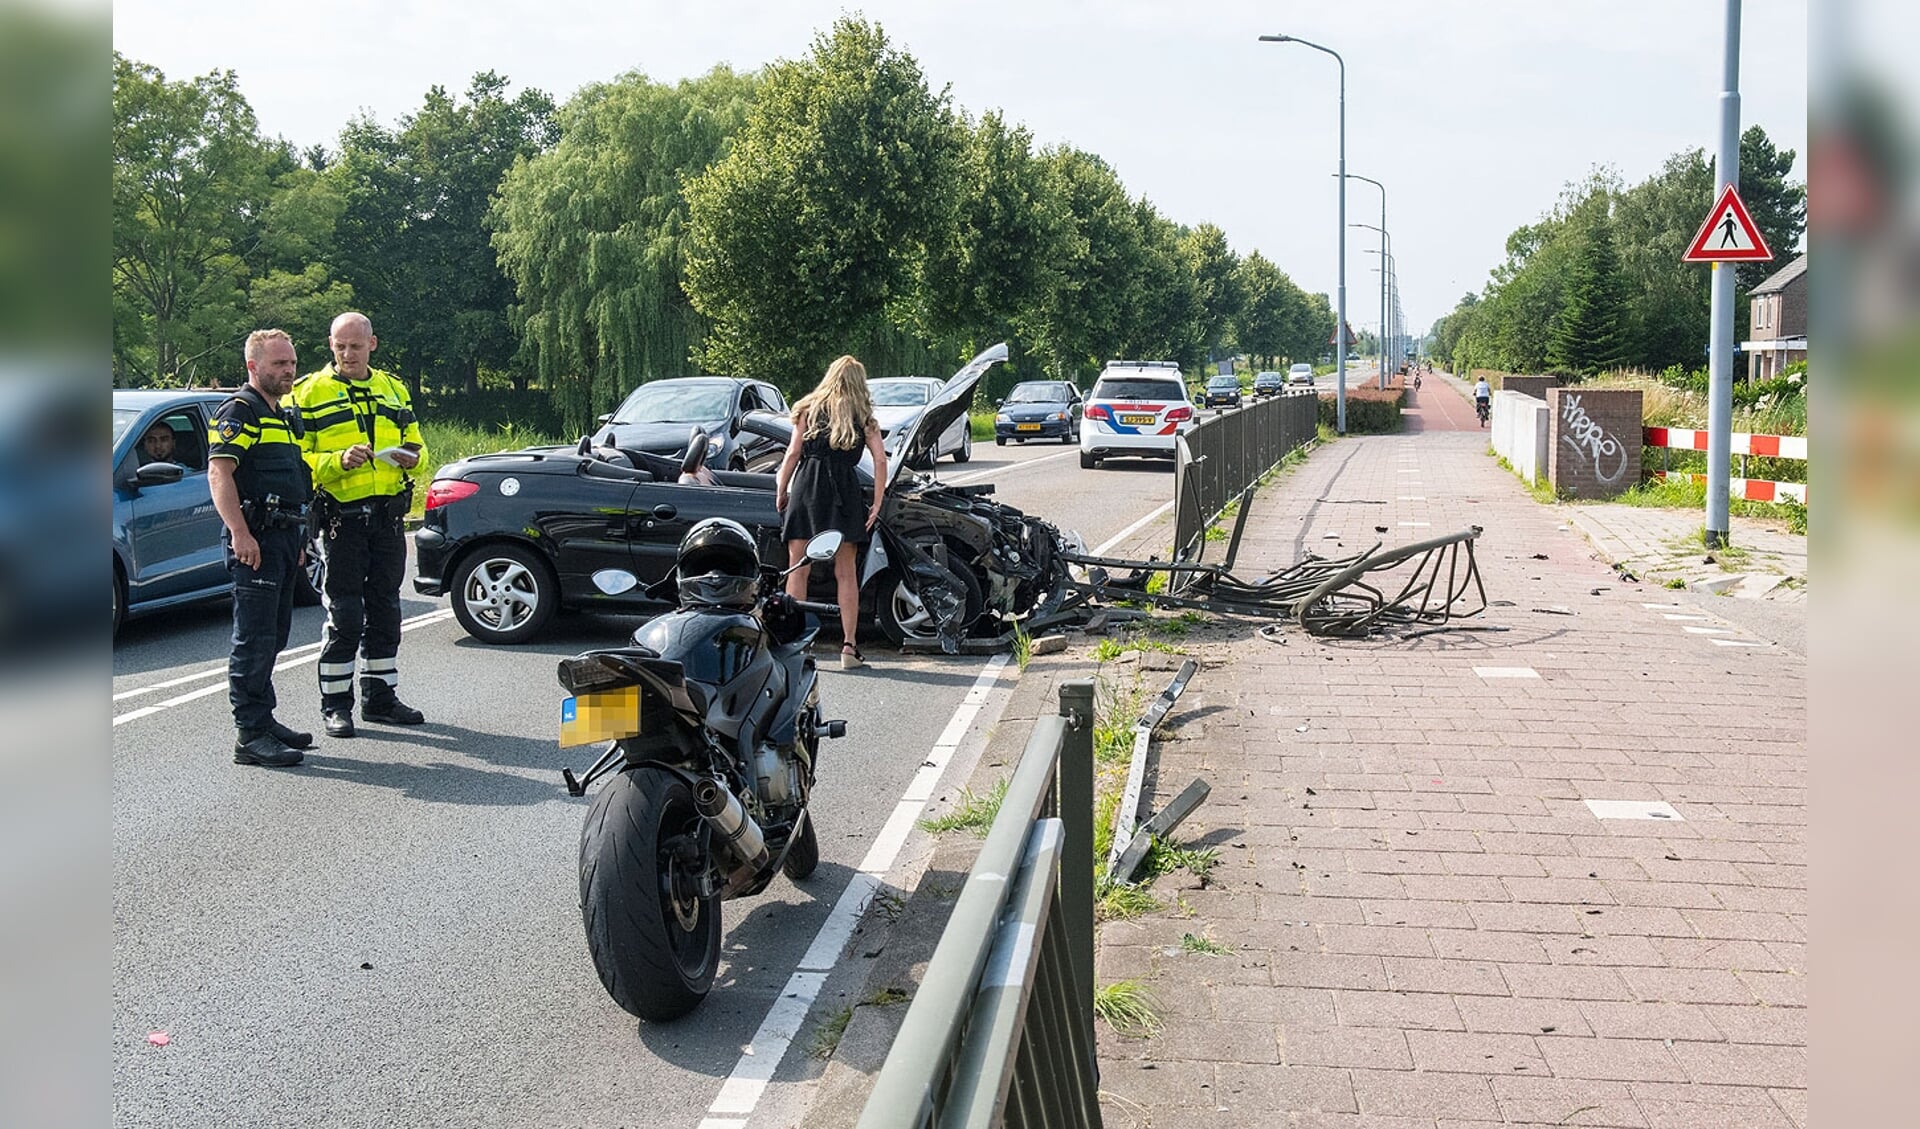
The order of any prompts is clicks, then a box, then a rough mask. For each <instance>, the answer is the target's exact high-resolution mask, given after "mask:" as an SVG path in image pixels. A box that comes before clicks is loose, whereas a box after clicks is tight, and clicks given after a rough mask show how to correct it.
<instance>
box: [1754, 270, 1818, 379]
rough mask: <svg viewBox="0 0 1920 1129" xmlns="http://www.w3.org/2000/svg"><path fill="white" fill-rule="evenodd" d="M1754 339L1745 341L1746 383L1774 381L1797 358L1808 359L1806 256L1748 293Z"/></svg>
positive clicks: (1797, 359) (1775, 273)
mask: <svg viewBox="0 0 1920 1129" xmlns="http://www.w3.org/2000/svg"><path fill="white" fill-rule="evenodd" d="M1747 300H1748V303H1749V307H1748V312H1749V314H1750V317H1749V319H1748V327H1749V329H1750V331H1751V332H1752V334H1753V340H1751V341H1742V342H1741V343H1740V347H1741V348H1742V349H1744V350H1746V354H1747V383H1749V384H1752V383H1754V382H1755V381H1761V380H1772V379H1773V378H1774V377H1776V376H1778V375H1780V370H1781V369H1784V368H1786V367H1787V366H1788V365H1790V364H1792V363H1793V362H1795V361H1804V360H1806V359H1807V257H1806V256H1805V255H1801V256H1800V257H1798V258H1796V259H1794V260H1793V261H1792V262H1790V263H1788V264H1787V265H1786V266H1784V267H1781V268H1780V269H1779V270H1777V271H1775V272H1773V274H1772V275H1770V276H1768V278H1767V280H1766V281H1765V282H1762V283H1761V284H1760V285H1758V286H1756V287H1754V288H1753V292H1752V293H1751V294H1749V295H1748V296H1747Z"/></svg>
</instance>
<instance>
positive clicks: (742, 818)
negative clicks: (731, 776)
mask: <svg viewBox="0 0 1920 1129" xmlns="http://www.w3.org/2000/svg"><path fill="white" fill-rule="evenodd" d="M693 806H694V807H695V808H696V809H698V810H699V812H700V814H701V815H702V816H704V817H705V818H706V821H707V825H708V826H710V827H712V828H713V830H714V833H715V834H717V835H718V836H720V840H721V842H723V843H725V844H726V845H727V851H728V853H729V854H731V855H733V857H734V858H736V859H738V860H740V862H742V863H744V864H745V865H747V866H749V867H752V868H753V869H754V870H756V871H757V870H759V869H760V868H761V867H763V866H765V865H767V857H768V856H767V837H766V836H765V835H764V834H762V833H761V831H760V825H759V824H757V823H755V822H754V821H753V817H752V816H750V815H748V814H747V809H746V808H745V807H743V806H742V805H741V803H740V797H738V796H736V795H734V794H733V793H732V792H729V791H727V790H726V789H725V788H722V787H721V786H720V785H718V784H716V783H714V782H713V781H711V780H702V781H700V783H699V784H698V785H696V786H695V787H694V790H693Z"/></svg>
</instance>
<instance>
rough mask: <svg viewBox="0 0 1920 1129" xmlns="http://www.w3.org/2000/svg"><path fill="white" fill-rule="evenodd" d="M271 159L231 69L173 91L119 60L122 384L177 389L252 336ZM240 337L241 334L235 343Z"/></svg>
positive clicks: (116, 267)
mask: <svg viewBox="0 0 1920 1129" xmlns="http://www.w3.org/2000/svg"><path fill="white" fill-rule="evenodd" d="M267 164H268V151H267V148H266V146H264V145H263V144H262V143H261V141H260V138H259V135H258V129H257V126H256V123H255V119H254V114H253V109H252V107H250V106H248V105H247V100H246V99H245V98H244V97H242V96H241V94H240V89H239V84H238V81H237V80H236V78H235V76H234V74H233V72H232V71H215V72H213V73H210V74H206V75H202V76H200V77H199V78H196V79H192V80H191V81H187V82H169V81H167V79H166V76H165V75H163V74H162V73H161V72H160V71H159V70H157V69H156V68H154V67H151V66H148V65H147V64H144V63H138V62H135V61H133V60H131V59H128V58H127V57H125V56H124V55H121V54H120V53H119V52H115V53H114V56H113V305H114V333H113V347H114V358H113V367H114V377H115V381H116V383H121V384H145V383H151V382H156V381H158V382H167V383H175V382H179V381H183V380H187V379H190V378H192V377H193V376H194V375H195V373H196V372H197V370H198V365H199V364H200V363H201V362H202V361H206V362H207V363H208V364H210V365H211V367H212V368H213V370H214V371H215V372H217V373H218V374H220V375H222V376H225V375H228V374H230V373H231V372H232V370H233V367H234V364H235V363H236V362H234V361H233V359H232V357H228V356H224V355H221V356H220V357H219V359H218V360H217V361H213V360H211V359H210V358H212V357H214V356H215V355H217V354H219V353H220V350H222V349H224V348H226V347H228V346H232V347H233V348H235V349H237V348H238V347H239V344H240V340H241V338H243V337H244V335H245V330H243V329H239V328H238V327H239V326H240V325H242V324H243V323H244V314H243V312H242V311H243V307H244V303H245V294H244V291H243V284H244V282H245V280H246V277H247V266H246V263H245V261H244V259H243V257H242V256H243V253H244V252H245V250H246V248H247V243H248V241H249V239H250V236H251V231H250V228H251V224H252V222H253V221H254V220H255V219H256V218H257V217H258V216H259V214H260V212H261V211H262V209H263V208H265V207H266V204H267V199H268V195H269V182H268V177H267ZM236 333H237V336H236Z"/></svg>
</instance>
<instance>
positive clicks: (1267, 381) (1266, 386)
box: [1253, 372, 1287, 399]
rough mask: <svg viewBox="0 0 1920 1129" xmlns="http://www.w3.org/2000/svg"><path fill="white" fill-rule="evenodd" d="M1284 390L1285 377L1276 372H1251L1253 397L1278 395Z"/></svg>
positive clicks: (1285, 386)
mask: <svg viewBox="0 0 1920 1129" xmlns="http://www.w3.org/2000/svg"><path fill="white" fill-rule="evenodd" d="M1286 390H1287V382H1286V378H1284V377H1282V376H1281V375H1280V374H1279V373H1277V372H1257V373H1254V374H1253V395H1254V398H1255V399H1259V398H1262V397H1265V396H1278V395H1279V394H1280V393H1282V392H1285V391H1286Z"/></svg>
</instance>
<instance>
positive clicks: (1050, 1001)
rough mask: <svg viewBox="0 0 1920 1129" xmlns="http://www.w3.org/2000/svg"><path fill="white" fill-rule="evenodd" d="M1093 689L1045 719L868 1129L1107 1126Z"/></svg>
mask: <svg viewBox="0 0 1920 1129" xmlns="http://www.w3.org/2000/svg"><path fill="white" fill-rule="evenodd" d="M1097 1087H1098V1077H1097V1067H1096V1064H1095V1047H1094V1034H1093V683H1092V682H1091V681H1087V680H1080V681H1075V682H1067V683H1063V684H1062V685H1061V687H1060V712H1059V714H1058V716H1054V717H1043V718H1041V719H1040V720H1039V721H1037V722H1035V723H1034V727H1033V735H1032V736H1031V737H1030V738H1028V740H1027V747H1026V751H1025V752H1023V753H1022V754H1021V757H1020V763H1019V764H1018V765H1017V766H1016V767H1015V768H1014V771H1013V776H1012V779H1011V780H1010V781H1009V782H1008V785H1007V792H1006V797H1005V799H1003V800H1002V801H1001V803H1000V813H999V815H998V816H997V817H996V818H995V819H994V821H993V826H992V828H991V829H989V830H988V832H987V839H986V842H985V844H984V845H982V847H981V848H980V856H979V858H978V859H977V860H976V861H975V863H974V865H973V870H972V872H971V873H969V874H968V876H967V884H966V886H965V887H964V888H962V890H961V892H960V896H959V899H958V901H956V903H955V904H954V907H953V914H952V916H951V917H949V918H948V920H947V926H946V929H945V931H944V932H943V933H942V934H941V936H940V943H939V945H938V946H936V947H935V948H934V951H933V959H932V960H931V961H930V962H929V963H928V965H927V972H926V975H925V977H924V978H922V980H921V984H920V990H919V992H918V993H917V994H916V995H915V997H914V1001H913V1005H912V1007H910V1008H909V1009H908V1011H907V1016H906V1019H905V1020H904V1021H903V1022H902V1023H901V1026H900V1033H899V1034H898V1035H896V1036H895V1037H894V1041H893V1049H892V1050H891V1051H889V1052H888V1054H887V1060H886V1062H885V1063H884V1064H883V1065H882V1066H881V1068H880V1074H879V1077H878V1078H877V1079H876V1080H875V1082H874V1086H873V1091H872V1093H871V1094H869V1095H868V1098H867V1104H866V1107H865V1109H864V1110H863V1111H862V1112H861V1115H860V1121H859V1123H858V1129H922V1127H934V1126H940V1127H948V1126H970V1127H984V1126H993V1125H1012V1126H1061V1127H1068V1126H1071V1127H1075V1129H1079V1127H1089V1126H1090V1127H1093V1129H1098V1126H1099V1125H1100V1104H1099V1100H1098V1097H1097V1093H1098V1090H1097Z"/></svg>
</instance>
